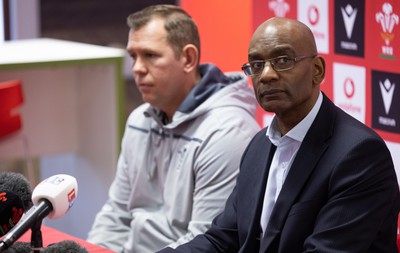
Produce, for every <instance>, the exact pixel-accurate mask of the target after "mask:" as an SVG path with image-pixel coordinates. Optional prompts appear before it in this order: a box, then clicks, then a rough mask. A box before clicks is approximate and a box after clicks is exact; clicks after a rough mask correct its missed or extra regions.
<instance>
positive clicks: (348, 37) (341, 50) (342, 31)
mask: <svg viewBox="0 0 400 253" xmlns="http://www.w3.org/2000/svg"><path fill="white" fill-rule="evenodd" d="M334 9H335V10H334V11H335V15H334V19H335V22H334V26H335V36H334V39H335V53H338V54H345V55H351V56H358V57H364V19H365V2H364V1H360V0H336V1H335V7H334Z"/></svg>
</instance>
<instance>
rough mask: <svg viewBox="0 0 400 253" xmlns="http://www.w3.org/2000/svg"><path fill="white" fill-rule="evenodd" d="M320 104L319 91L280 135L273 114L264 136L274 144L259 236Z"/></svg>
mask: <svg viewBox="0 0 400 253" xmlns="http://www.w3.org/2000/svg"><path fill="white" fill-rule="evenodd" d="M321 104H322V94H321V92H320V94H319V96H318V99H317V102H316V103H315V105H314V107H313V108H312V109H311V111H310V112H309V113H308V114H307V116H306V117H305V118H304V119H303V120H302V121H300V122H299V123H298V124H297V125H296V126H295V127H294V128H292V129H291V130H290V131H289V132H288V133H287V134H286V135H284V136H281V133H280V132H279V129H278V126H277V120H276V116H275V115H274V117H273V119H272V121H271V124H270V126H269V127H268V130H267V133H266V136H267V137H268V138H269V139H270V141H271V142H272V144H274V145H275V146H276V151H275V154H274V157H273V158H272V162H271V167H270V169H269V175H268V181H267V187H266V189H265V195H264V204H263V210H262V213H261V220H260V223H261V228H262V232H261V237H260V238H262V237H263V234H264V231H265V229H266V227H267V224H268V221H269V217H270V215H271V213H272V210H273V208H274V205H275V202H276V200H277V198H278V196H279V193H280V191H281V189H282V186H283V183H284V182H285V179H286V176H287V174H288V173H289V170H290V167H291V165H292V163H293V160H294V158H295V157H296V154H297V151H298V150H299V148H300V145H301V143H302V141H303V139H304V136H305V135H306V133H307V131H308V129H309V128H310V126H311V124H312V123H313V121H314V119H315V117H316V116H317V113H318V111H319V109H320V107H321Z"/></svg>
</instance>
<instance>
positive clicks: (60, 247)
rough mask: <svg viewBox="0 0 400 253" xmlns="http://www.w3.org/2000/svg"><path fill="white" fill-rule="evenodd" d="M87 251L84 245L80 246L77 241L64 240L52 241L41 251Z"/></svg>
mask: <svg viewBox="0 0 400 253" xmlns="http://www.w3.org/2000/svg"><path fill="white" fill-rule="evenodd" d="M66 252H68V253H89V251H87V249H86V248H85V247H82V246H81V245H79V244H78V243H76V242H74V241H71V240H65V241H61V242H58V243H53V244H50V245H49V246H47V248H44V249H43V250H42V251H41V253H66Z"/></svg>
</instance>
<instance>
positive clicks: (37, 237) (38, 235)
mask: <svg viewBox="0 0 400 253" xmlns="http://www.w3.org/2000/svg"><path fill="white" fill-rule="evenodd" d="M41 227H42V220H41V219H39V220H37V221H36V222H35V224H33V226H32V227H31V231H32V233H31V247H32V250H33V253H40V251H41V250H42V249H43V239H42V231H41V230H40V229H41Z"/></svg>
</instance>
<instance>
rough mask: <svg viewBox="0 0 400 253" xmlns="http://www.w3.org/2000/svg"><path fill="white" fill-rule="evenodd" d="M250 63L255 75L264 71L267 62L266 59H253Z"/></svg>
mask: <svg viewBox="0 0 400 253" xmlns="http://www.w3.org/2000/svg"><path fill="white" fill-rule="evenodd" d="M249 64H250V68H251V72H252V73H253V75H258V74H260V73H261V72H262V71H263V69H264V65H265V62H264V61H252V62H250V63H249Z"/></svg>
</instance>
